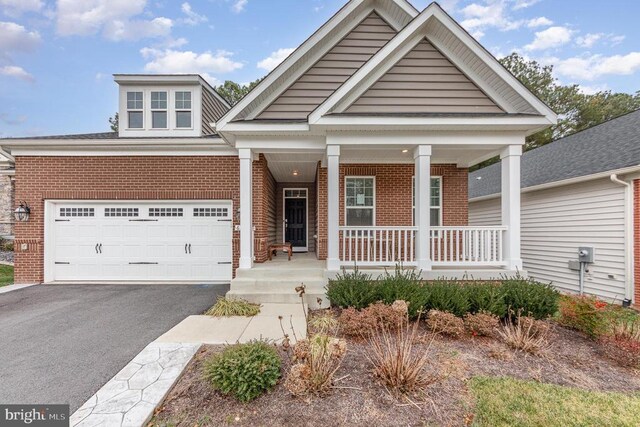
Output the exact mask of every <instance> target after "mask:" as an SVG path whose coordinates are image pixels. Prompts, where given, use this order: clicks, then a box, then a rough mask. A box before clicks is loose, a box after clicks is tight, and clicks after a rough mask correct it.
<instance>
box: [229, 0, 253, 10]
mask: <svg viewBox="0 0 640 427" xmlns="http://www.w3.org/2000/svg"><path fill="white" fill-rule="evenodd" d="M247 3H249V0H234V2H233V6H231V10H233V12H234V13H240V12H242V11H244V9H245V8H246V7H247Z"/></svg>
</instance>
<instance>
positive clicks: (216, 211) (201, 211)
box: [193, 208, 229, 217]
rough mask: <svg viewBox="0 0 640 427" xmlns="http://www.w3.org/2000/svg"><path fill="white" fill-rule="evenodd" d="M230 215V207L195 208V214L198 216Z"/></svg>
mask: <svg viewBox="0 0 640 427" xmlns="http://www.w3.org/2000/svg"><path fill="white" fill-rule="evenodd" d="M228 215H229V209H228V208H194V209H193V216H197V217H226V216H228Z"/></svg>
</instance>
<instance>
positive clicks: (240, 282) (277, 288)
mask: <svg viewBox="0 0 640 427" xmlns="http://www.w3.org/2000/svg"><path fill="white" fill-rule="evenodd" d="M302 284H304V285H305V286H306V288H307V290H309V289H317V290H319V291H323V292H324V287H325V286H326V284H327V281H326V280H325V279H321V278H308V277H304V278H299V279H270V278H262V279H254V278H246V277H237V278H235V279H233V280H232V281H231V289H259V290H269V291H273V292H295V289H296V288H297V287H298V286H301V285H302Z"/></svg>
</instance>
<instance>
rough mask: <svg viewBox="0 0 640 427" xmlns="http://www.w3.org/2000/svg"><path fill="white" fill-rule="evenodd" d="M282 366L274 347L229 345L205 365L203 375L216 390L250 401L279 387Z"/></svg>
mask: <svg viewBox="0 0 640 427" xmlns="http://www.w3.org/2000/svg"><path fill="white" fill-rule="evenodd" d="M280 363H281V361H280V357H279V356H278V353H277V351H276V349H275V348H274V347H272V346H270V345H269V344H267V343H265V342H263V341H252V342H250V343H247V344H235V345H232V346H228V347H227V348H225V349H224V350H223V351H222V353H218V354H215V355H213V356H212V357H211V358H210V359H209V360H208V361H207V362H206V363H205V367H204V373H205V378H206V379H207V380H208V381H209V382H210V383H211V385H212V386H213V388H214V389H216V390H220V392H222V394H225V395H228V394H231V395H233V396H234V397H235V398H236V399H238V400H240V401H241V402H248V401H250V400H253V399H255V398H256V397H258V396H260V395H261V394H262V393H263V392H265V391H267V390H269V389H270V388H272V387H273V386H275V385H276V383H277V382H278V378H280Z"/></svg>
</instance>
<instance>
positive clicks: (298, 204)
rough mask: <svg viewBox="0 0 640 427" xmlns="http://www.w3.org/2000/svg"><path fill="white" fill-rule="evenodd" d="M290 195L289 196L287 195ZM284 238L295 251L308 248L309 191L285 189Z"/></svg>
mask: <svg viewBox="0 0 640 427" xmlns="http://www.w3.org/2000/svg"><path fill="white" fill-rule="evenodd" d="M287 196H289V197H287ZM284 240H285V242H289V243H291V246H292V247H293V250H294V251H299V252H300V251H306V250H307V192H306V189H301V190H293V191H291V190H285V198H284Z"/></svg>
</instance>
